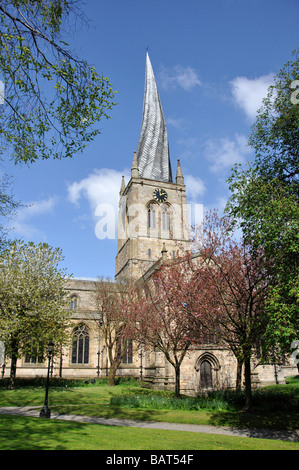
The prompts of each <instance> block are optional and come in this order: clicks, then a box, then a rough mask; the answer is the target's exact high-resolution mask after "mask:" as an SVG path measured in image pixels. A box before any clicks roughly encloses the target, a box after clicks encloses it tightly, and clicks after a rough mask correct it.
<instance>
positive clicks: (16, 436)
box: [0, 415, 84, 450]
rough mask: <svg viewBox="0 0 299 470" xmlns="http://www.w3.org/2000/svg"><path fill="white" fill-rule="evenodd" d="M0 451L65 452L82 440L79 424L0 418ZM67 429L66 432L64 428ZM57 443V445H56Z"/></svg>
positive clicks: (21, 418) (12, 417)
mask: <svg viewBox="0 0 299 470" xmlns="http://www.w3.org/2000/svg"><path fill="white" fill-rule="evenodd" d="M0 424H1V426H0V442H1V444H0V446H1V450H14V449H18V450H28V449H30V450H52V449H55V450H66V449H69V443H70V441H75V440H78V439H80V438H81V439H82V436H83V435H84V427H83V426H82V424H81V423H69V424H68V423H63V425H62V424H61V423H60V422H58V421H57V422H54V421H51V426H49V422H48V420H41V419H37V418H28V417H21V416H5V415H4V416H0ZM67 427H69V430H68V432H66V428H67ZM57 442H59V444H57Z"/></svg>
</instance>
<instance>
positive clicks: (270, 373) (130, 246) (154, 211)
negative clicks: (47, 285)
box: [6, 53, 297, 395]
mask: <svg viewBox="0 0 299 470" xmlns="http://www.w3.org/2000/svg"><path fill="white" fill-rule="evenodd" d="M132 160H133V163H132V168H131V178H130V180H129V181H128V182H127V184H126V183H125V181H124V178H123V179H122V181H121V182H120V194H119V215H118V247H117V254H116V264H115V280H116V281H118V280H121V279H124V278H129V279H134V280H137V279H139V278H140V277H141V276H143V275H145V274H146V273H148V272H150V270H151V269H152V268H153V266H154V264H155V263H157V262H158V261H159V260H160V259H161V257H162V256H167V257H168V258H171V257H175V255H176V253H177V251H178V250H184V249H187V248H188V246H189V235H188V234H189V223H188V211H187V199H186V186H185V184H184V177H183V174H182V169H181V165H180V161H179V160H178V161H177V165H176V173H175V175H176V176H175V178H173V173H172V167H171V162H170V156H169V146H168V137H167V129H166V124H165V119H164V115H163V110H162V106H161V102H160V97H159V94H158V90H157V85H156V81H155V77H154V73H153V69H152V65H151V62H150V59H149V56H148V53H147V55H146V77H145V92H144V103H143V118H142V127H141V134H140V139H139V143H138V147H137V150H136V152H134V156H133V159H132ZM97 282H98V281H97V280H83V279H82V280H80V279H73V280H71V281H70V282H69V284H68V286H67V289H68V291H69V294H70V297H71V304H70V308H71V309H72V311H73V317H72V318H73V331H72V343H71V346H70V348H69V350H66V351H64V354H63V355H62V356H61V358H55V360H54V364H53V375H54V376H62V377H73V378H74V377H77V378H88V379H91V378H97V377H105V376H107V374H108V370H109V360H108V354H107V347H106V345H105V342H104V339H103V337H102V336H103V335H102V333H101V326H100V322H99V320H100V316H101V312H99V311H98V309H97V307H96V305H95V301H94V297H95V291H96V285H97ZM7 368H8V365H7ZM45 371H46V365H45V364H44V363H43V364H40V363H39V362H38V359H32V358H23V359H20V360H18V367H17V376H29V375H30V376H33V375H34V376H35V375H36V376H41V375H45ZM236 372H237V362H236V359H235V357H234V355H233V354H232V353H231V351H230V349H229V348H227V347H220V346H219V344H218V345H217V344H214V343H207V344H201V345H200V346H199V347H198V348H197V347H192V348H191V349H190V350H189V352H188V353H187V355H186V357H185V358H184V361H183V363H182V366H181V378H180V379H181V392H182V393H186V394H190V395H194V394H197V393H199V392H201V391H204V390H208V389H217V388H230V387H234V386H235V383H236ZM6 373H8V371H6ZM252 374H253V383H256V384H257V385H259V384H266V383H275V382H277V381H280V382H281V381H284V379H285V377H287V376H290V375H295V374H297V368H296V367H295V366H294V365H290V364H288V365H287V364H278V365H272V364H268V365H257V363H255V362H254V361H253V364H252ZM118 375H122V376H135V377H140V378H142V380H144V381H148V382H149V383H151V384H152V385H153V386H155V387H159V388H167V389H173V388H174V370H173V367H172V366H171V364H169V363H168V362H167V360H166V359H165V357H164V355H163V354H162V353H161V352H159V351H152V352H151V353H145V352H144V351H137V352H134V353H133V349H130V348H128V351H127V354H126V355H125V356H124V357H123V360H122V363H121V365H120V367H119V369H118Z"/></svg>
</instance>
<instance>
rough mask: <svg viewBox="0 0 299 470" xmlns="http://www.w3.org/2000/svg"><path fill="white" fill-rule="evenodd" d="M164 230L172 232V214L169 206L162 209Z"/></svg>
mask: <svg viewBox="0 0 299 470" xmlns="http://www.w3.org/2000/svg"><path fill="white" fill-rule="evenodd" d="M162 230H170V214H169V209H168V207H167V206H165V207H163V209H162Z"/></svg>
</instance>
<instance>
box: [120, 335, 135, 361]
mask: <svg viewBox="0 0 299 470" xmlns="http://www.w3.org/2000/svg"><path fill="white" fill-rule="evenodd" d="M117 348H118V351H117V355H118V357H119V358H120V357H121V362H122V363H123V364H132V363H133V341H132V340H131V339H129V340H126V339H124V338H121V333H120V334H119V336H118V338H117Z"/></svg>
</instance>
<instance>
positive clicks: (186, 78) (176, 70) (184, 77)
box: [159, 65, 201, 91]
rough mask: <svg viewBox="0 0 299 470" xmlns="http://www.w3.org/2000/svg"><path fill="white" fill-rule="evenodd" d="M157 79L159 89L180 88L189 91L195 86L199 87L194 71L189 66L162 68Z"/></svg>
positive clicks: (198, 80)
mask: <svg viewBox="0 0 299 470" xmlns="http://www.w3.org/2000/svg"><path fill="white" fill-rule="evenodd" d="M159 78H160V83H161V87H162V88H164V89H169V88H176V87H181V88H183V89H184V90H186V91H190V90H192V88H194V87H195V86H198V85H201V81H200V79H199V77H198V75H197V73H196V71H195V70H194V69H192V67H189V66H187V67H183V66H181V65H176V66H174V67H172V68H167V67H162V70H161V72H160V74H159Z"/></svg>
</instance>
